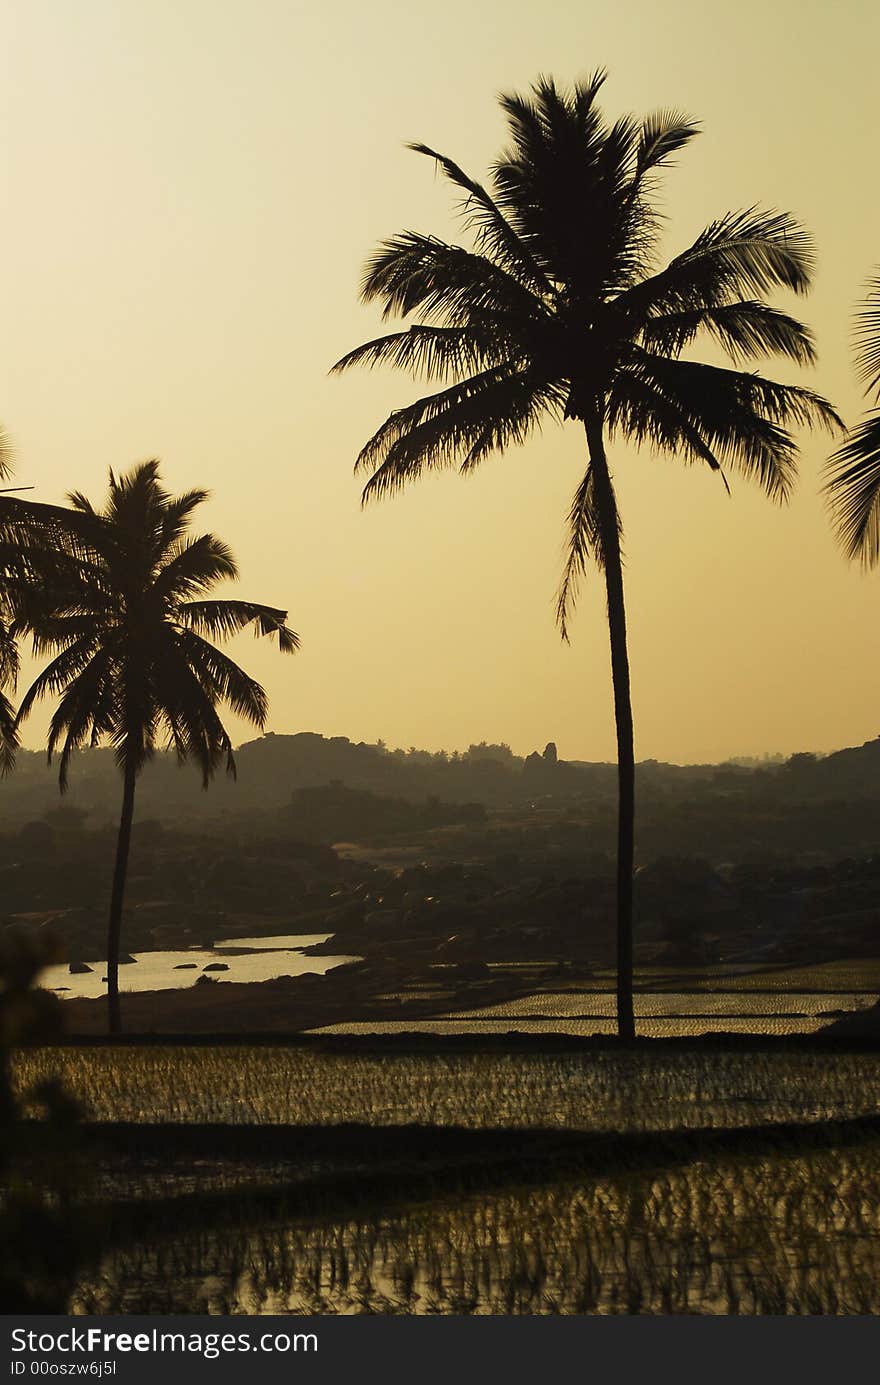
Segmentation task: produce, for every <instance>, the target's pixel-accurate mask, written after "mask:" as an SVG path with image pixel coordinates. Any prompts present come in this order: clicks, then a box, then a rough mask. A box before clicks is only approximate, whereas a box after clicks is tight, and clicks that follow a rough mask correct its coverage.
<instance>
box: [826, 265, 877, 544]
mask: <svg viewBox="0 0 880 1385" xmlns="http://www.w3.org/2000/svg"><path fill="white" fill-rule="evenodd" d="M854 335H855V349H856V366H857V369H858V372H859V376H860V378H861V381H862V384H863V385H864V387H865V396H866V398H868V399H870V400H872V402H873V403H875V404H877V405H880V266H878V267H877V269H875V271H874V273H873V275H872V276H871V278H870V279H869V280H868V283H867V285H866V294H865V298H864V300H863V302H862V303H861V304H860V306H859V308H858V310H857V312H856V321H855V333H854ZM824 489H825V496H826V499H827V502H828V506H829V509H830V511H831V517H832V522H833V524H834V527H835V529H836V531H837V537H838V539H839V540H840V543H841V546H842V547H843V549H844V552H845V553H846V554H847V556H848V557H850V558H860V559H861V560H862V562H863V563H864V565H865V567H874V566H875V565H876V563H877V561H878V559H880V408H878V409H875V410H874V412H873V413H869V414H868V416H867V417H866V418H865V419H863V420H862V422H861V423H860V424H859V425H858V427H856V428H853V429H852V430H851V432H849V433H848V434H847V436H846V438H845V439H844V443H843V446H842V447H840V448H839V449H838V450H837V452H835V453H834V455H833V456H832V458H831V459H830V461H829V464H828V479H827V481H826V483H825V487H824Z"/></svg>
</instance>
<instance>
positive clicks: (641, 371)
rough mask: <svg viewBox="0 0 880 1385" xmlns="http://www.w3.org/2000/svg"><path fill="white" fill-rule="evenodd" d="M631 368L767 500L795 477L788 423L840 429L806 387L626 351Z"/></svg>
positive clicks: (783, 495) (780, 496) (786, 490)
mask: <svg viewBox="0 0 880 1385" xmlns="http://www.w3.org/2000/svg"><path fill="white" fill-rule="evenodd" d="M632 361H633V365H632V369H633V370H634V372H635V373H636V375H637V376H641V377H642V378H643V379H644V380H646V381H647V382H648V383H649V384H652V385H654V386H655V387H656V388H657V389H658V390H659V391H660V393H661V394H663V395H665V396H666V397H667V398H668V399H670V400H673V401H674V402H675V404H676V407H677V409H678V410H679V411H680V413H681V414H682V415H683V416H684V417H685V418H688V419H690V420H691V422H692V424H693V426H694V428H695V429H696V430H697V431H698V432H699V435H700V436H701V437H702V438H703V440H704V441H705V443H706V445H707V447H708V448H709V449H710V450H711V452H712V453H713V454H714V455H716V456H717V457H718V458H719V459H720V460H721V461H722V462H726V463H729V464H730V465H731V466H734V467H736V468H737V469H738V470H739V471H741V472H742V473H743V475H745V476H746V477H748V478H750V479H754V480H757V481H758V482H759V484H760V485H761V486H762V487H763V489H764V490H765V492H766V493H767V495H768V496H770V498H771V499H774V500H780V501H781V500H785V499H787V497H788V495H789V494H790V491H791V487H792V485H793V483H794V480H795V477H796V474H797V461H796V459H797V447H796V444H795V441H794V438H793V437H792V436H791V434H790V433H789V432H788V431H787V427H788V426H796V427H814V426H817V425H818V426H821V427H825V428H827V429H829V431H830V430H833V429H836V428H841V427H842V426H843V424H842V421H841V419H840V417H839V416H838V414H837V413H836V411H835V410H834V409H833V408H832V406H831V405H830V404H829V403H828V402H827V400H825V399H823V398H822V397H821V396H820V395H817V394H815V393H814V392H813V391H812V390H807V389H803V388H801V387H799V386H796V385H781V384H777V383H776V382H775V381H773V380H766V379H764V378H763V377H762V376H760V375H753V374H748V373H746V372H742V371H736V370H725V369H722V368H721V367H720V366H710V365H703V364H701V363H699V362H696V361H681V360H670V359H669V358H667V357H663V356H656V355H652V354H650V353H648V352H644V351H642V350H640V349H639V348H634V350H633V356H632Z"/></svg>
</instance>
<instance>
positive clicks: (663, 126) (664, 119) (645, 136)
mask: <svg viewBox="0 0 880 1385" xmlns="http://www.w3.org/2000/svg"><path fill="white" fill-rule="evenodd" d="M699 133H700V126H699V125H698V124H697V122H696V121H693V120H691V119H690V117H689V116H686V115H684V114H683V113H682V112H681V111H671V110H667V111H655V112H654V113H653V114H652V115H649V116H646V117H645V119H644V120H643V121H642V122H641V126H640V129H639V144H638V152H637V154H636V171H635V178H636V180H637V182H640V181H641V180H642V179H643V178H644V177H645V175H646V174H648V173H650V172H651V171H652V170H653V169H655V168H660V167H661V166H662V165H663V164H667V163H668V162H669V160H670V159H671V158H672V157H673V155H675V154H677V153H678V151H679V150H680V149H683V148H684V147H685V145H686V144H689V143H690V141H691V140H692V139H693V138H694V137H695V136H696V135H698V134H699Z"/></svg>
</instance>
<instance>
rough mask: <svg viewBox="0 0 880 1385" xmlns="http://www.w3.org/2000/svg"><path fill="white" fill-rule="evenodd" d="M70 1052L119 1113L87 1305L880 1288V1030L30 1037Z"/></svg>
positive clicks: (683, 1298)
mask: <svg viewBox="0 0 880 1385" xmlns="http://www.w3.org/2000/svg"><path fill="white" fill-rule="evenodd" d="M52 1076H56V1077H60V1078H61V1080H62V1081H63V1082H64V1083H65V1085H66V1087H67V1088H68V1089H69V1090H70V1091H71V1092H72V1093H73V1094H74V1095H76V1096H77V1097H78V1098H79V1099H80V1101H81V1102H83V1103H84V1105H85V1107H86V1109H87V1112H88V1115H89V1117H90V1118H91V1120H92V1121H93V1122H109V1123H110V1124H108V1125H106V1126H103V1127H102V1126H100V1125H97V1124H96V1126H95V1130H94V1133H93V1134H92V1136H89V1134H88V1130H87V1131H86V1137H87V1139H89V1138H90V1139H91V1140H92V1147H93V1152H92V1155H91V1158H90V1163H91V1166H92V1168H91V1187H90V1188H89V1189H87V1190H86V1192H85V1195H84V1196H85V1203H84V1206H85V1209H86V1213H87V1215H88V1216H89V1217H92V1218H94V1217H97V1218H98V1223H101V1224H103V1226H104V1236H103V1240H102V1241H101V1244H100V1249H99V1251H97V1252H95V1254H93V1255H92V1256H91V1257H90V1259H89V1263H87V1264H83V1265H82V1266H81V1267H80V1269H79V1271H78V1273H77V1275H76V1280H75V1283H74V1285H73V1288H72V1291H71V1294H70V1298H69V1302H68V1307H69V1310H70V1311H72V1312H76V1313H89V1314H95V1313H168V1314H177V1313H228V1314H240V1313H249V1314H253V1313H282V1314H287V1313H292V1314H299V1313H343V1314H356V1313H406V1314H433V1313H443V1314H449V1313H459V1314H460V1313H466V1314H488V1313H495V1314H497V1313H502V1314H552V1313H562V1314H575V1313H596V1314H621V1313H626V1314H637V1313H643V1314H665V1313H701V1314H717V1313H742V1314H771V1313H772V1314H817V1313H834V1314H852V1313H860V1314H874V1313H880V1082H878V1077H880V1055H876V1054H874V1053H871V1052H855V1051H853V1052H846V1051H839V1052H838V1051H834V1052H827V1051H826V1052H822V1051H816V1050H813V1051H811V1050H809V1049H807V1048H801V1049H794V1048H776V1049H774V1048H772V1047H768V1048H766V1049H756V1050H754V1051H745V1050H725V1049H723V1048H718V1049H715V1050H712V1049H708V1048H703V1049H699V1048H697V1047H688V1048H680V1049H672V1048H656V1049H652V1048H651V1047H650V1046H648V1047H646V1048H641V1049H632V1050H615V1049H613V1048H608V1049H602V1048H592V1049H586V1048H585V1049H582V1050H568V1051H566V1050H562V1051H555V1052H554V1051H536V1050H532V1049H524V1050H522V1051H519V1052H516V1051H512V1050H507V1051H504V1050H501V1051H480V1050H479V1048H476V1049H475V1048H473V1047H470V1048H468V1049H463V1050H461V1051H455V1050H448V1051H436V1050H435V1051H433V1052H420V1051H418V1049H416V1048H411V1049H410V1050H409V1051H407V1050H406V1049H402V1048H392V1047H389V1049H388V1050H387V1051H377V1050H376V1049H375V1048H374V1049H373V1050H372V1051H371V1050H369V1049H365V1048H359V1047H358V1045H356V1044H352V1043H351V1042H349V1043H347V1044H346V1045H344V1046H343V1045H339V1044H337V1045H334V1044H333V1043H332V1042H327V1043H326V1044H324V1045H320V1044H311V1045H309V1044H305V1045H295V1046H281V1045H278V1046H271V1045H266V1046H260V1047H253V1046H250V1047H249V1046H245V1045H241V1046H232V1045H230V1046H228V1047H227V1046H223V1047H217V1046H196V1045H192V1046H190V1045H187V1046H179V1047H175V1046H170V1045H169V1046H165V1045H163V1046H158V1045H157V1046H133V1047H127V1046H118V1047H109V1046H107V1047H105V1046H94V1047H81V1048H73V1047H59V1048H43V1049H33V1050H27V1051H21V1052H19V1053H18V1054H17V1055H16V1056H15V1059H14V1077H15V1081H16V1084H17V1086H18V1087H19V1089H20V1090H22V1091H24V1090H25V1089H27V1088H29V1087H31V1086H32V1085H34V1084H36V1083H38V1082H40V1081H41V1080H44V1079H46V1078H48V1077H52ZM32 1114H34V1115H38V1114H39V1111H38V1110H37V1109H34V1110H33V1112H32ZM121 1122H130V1123H132V1124H131V1125H129V1126H127V1127H125V1128H123V1126H122V1125H121V1124H120V1123H121ZM114 1132H115V1133H114ZM297 1132H299V1133H297ZM98 1223H93V1224H98Z"/></svg>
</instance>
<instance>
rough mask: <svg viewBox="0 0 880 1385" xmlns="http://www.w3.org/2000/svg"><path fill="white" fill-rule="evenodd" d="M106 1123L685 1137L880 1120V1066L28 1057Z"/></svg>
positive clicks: (830, 1060)
mask: <svg viewBox="0 0 880 1385" xmlns="http://www.w3.org/2000/svg"><path fill="white" fill-rule="evenodd" d="M13 1075H14V1078H15V1081H16V1084H17V1085H18V1087H19V1090H21V1091H24V1090H26V1089H28V1088H31V1087H33V1086H34V1085H36V1084H37V1083H38V1082H40V1081H43V1080H45V1079H46V1078H49V1077H53V1076H57V1077H59V1078H61V1080H62V1081H63V1082H64V1084H65V1086H66V1087H67V1089H68V1090H69V1091H70V1092H71V1093H73V1094H74V1095H75V1096H76V1097H77V1098H78V1099H79V1100H80V1101H81V1102H82V1103H83V1104H84V1106H85V1108H86V1110H87V1112H88V1113H89V1116H90V1117H91V1119H93V1120H101V1121H150V1122H178V1121H179V1122H194V1123H199V1124H233V1125H236V1124H243V1125H266V1124H270V1125H272V1124H275V1125H315V1126H317V1125H334V1124H340V1123H344V1122H355V1123H361V1124H366V1125H408V1124H413V1123H415V1124H419V1125H445V1126H461V1127H464V1128H466V1129H479V1128H489V1127H510V1126H514V1127H522V1128H538V1127H558V1128H562V1129H570V1130H614V1131H618V1132H627V1131H638V1130H678V1129H685V1130H686V1129H694V1128H703V1127H706V1128H709V1127H727V1126H733V1125H738V1126H741V1125H754V1124H756V1123H767V1122H782V1121H801V1120H837V1119H846V1118H851V1117H854V1116H865V1115H874V1114H877V1113H878V1112H880V1081H878V1077H880V1059H878V1057H877V1056H875V1055H873V1054H871V1053H846V1052H843V1053H834V1054H828V1053H822V1052H810V1051H807V1050H801V1051H797V1050H791V1051H782V1050H772V1049H767V1050H760V1051H756V1052H749V1053H742V1052H737V1051H724V1050H714V1051H713V1050H698V1049H688V1050H681V1051H672V1050H663V1049H658V1050H656V1051H652V1050H651V1049H650V1048H648V1049H647V1050H639V1051H629V1052H627V1051H620V1052H616V1051H614V1050H613V1049H607V1050H602V1049H594V1050H583V1051H574V1052H561V1053H559V1052H557V1053H554V1052H552V1051H550V1052H540V1051H538V1052H533V1051H526V1052H513V1051H509V1052H504V1051H502V1052H479V1051H477V1052H472V1051H463V1052H460V1053H456V1052H445V1053H444V1052H435V1053H427V1054H426V1053H419V1052H406V1051H398V1052H393V1051H392V1052H381V1053H377V1052H363V1051H362V1052H358V1051H357V1049H348V1050H342V1051H337V1052H333V1051H326V1050H324V1051H322V1050H321V1049H320V1048H318V1047H305V1046H301V1047H282V1046H278V1047H275V1046H265V1047H263V1046H260V1047H247V1046H245V1045H241V1046H238V1045H231V1046H228V1047H211V1046H205V1047H202V1046H196V1045H193V1046H189V1045H187V1046H181V1047H175V1046H171V1045H168V1046H165V1045H161V1046H159V1045H157V1046H155V1047H153V1046H150V1047H124V1046H120V1047H103V1046H102V1047H83V1048H42V1049H32V1050H24V1051H22V1052H20V1053H19V1054H18V1055H17V1056H16V1058H15V1061H14V1066H13Z"/></svg>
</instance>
